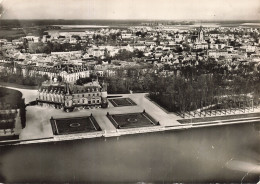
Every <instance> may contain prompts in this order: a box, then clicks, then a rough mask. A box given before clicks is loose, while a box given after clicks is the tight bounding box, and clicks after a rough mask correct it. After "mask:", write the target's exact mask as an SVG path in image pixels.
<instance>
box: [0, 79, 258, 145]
mask: <svg viewBox="0 0 260 184" xmlns="http://www.w3.org/2000/svg"><path fill="white" fill-rule="evenodd" d="M0 85H1V83H0ZM4 87H9V88H13V89H16V90H19V91H20V92H22V94H23V98H25V101H27V102H28V101H30V100H32V99H34V98H35V97H36V95H37V93H36V90H32V89H21V88H15V87H11V86H4ZM113 96H114V97H116V94H113ZM118 96H122V97H123V98H130V99H131V100H133V101H134V102H135V103H136V105H134V106H123V107H114V106H113V105H112V104H111V103H110V102H109V108H107V109H88V110H79V111H75V112H71V113H66V112H63V111H61V110H58V109H53V108H50V107H40V106H32V107H30V106H29V107H27V108H26V111H27V114H26V119H27V122H26V127H25V128H24V129H22V133H21V135H22V136H21V135H20V139H17V140H6V141H0V146H6V145H21V144H36V143H46V142H59V141H70V140H79V139H90V138H108V137H120V136H124V135H133V134H143V133H152V132H164V131H178V130H186V129H194V128H202V127H214V126H224V125H233V124H242V123H260V117H259V115H258V113H259V112H260V109H259V108H257V109H254V111H253V112H251V111H249V112H244V113H242V112H239V111H237V112H235V114H234V115H235V116H230V115H224V114H223V115H218V116H208V117H215V118H213V119H210V118H209V119H207V118H208V117H205V118H204V117H201V118H200V119H201V121H194V122H192V119H195V118H192V119H190V118H185V119H183V118H181V117H179V116H176V115H175V114H173V113H167V112H165V111H164V110H163V109H162V108H160V107H158V105H157V104H155V103H153V101H151V100H150V99H149V98H147V97H146V93H141V94H140V93H139V94H120V95H118ZM144 109H145V111H146V112H147V113H148V114H149V115H151V116H152V117H153V118H154V119H155V120H156V121H159V122H160V126H153V127H137V128H128V129H116V128H115V127H114V126H113V125H112V123H111V122H110V120H109V119H108V118H107V117H106V114H107V112H109V113H111V114H125V113H131V112H132V113H136V112H142V111H143V110H144ZM37 114H38V115H37ZM90 114H93V116H94V118H95V119H96V121H97V123H98V124H99V126H100V127H101V129H102V131H97V132H89V133H77V134H67V135H53V132H52V129H51V125H50V118H51V117H55V118H73V117H80V116H89V115H90ZM238 114H239V116H236V115H238ZM248 114H250V115H249V116H248ZM225 116H227V117H228V116H230V117H228V118H221V117H225ZM181 121H187V122H185V123H181Z"/></svg>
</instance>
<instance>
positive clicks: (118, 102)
mask: <svg viewBox="0 0 260 184" xmlns="http://www.w3.org/2000/svg"><path fill="white" fill-rule="evenodd" d="M109 101H110V102H111V103H112V104H113V106H114V107H122V106H133V105H136V103H135V102H134V101H133V100H132V99H130V98H116V99H109Z"/></svg>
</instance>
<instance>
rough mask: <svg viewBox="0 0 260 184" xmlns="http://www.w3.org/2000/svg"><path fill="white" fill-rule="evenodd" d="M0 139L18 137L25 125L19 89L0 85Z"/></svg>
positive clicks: (23, 106)
mask: <svg viewBox="0 0 260 184" xmlns="http://www.w3.org/2000/svg"><path fill="white" fill-rule="evenodd" d="M0 94H1V96H0V141H6V140H13V139H19V135H20V133H21V131H22V129H23V128H24V127H25V124H26V123H25V117H26V115H25V113H26V111H25V103H24V99H23V98H22V94H21V92H19V91H16V90H13V89H8V88H2V87H0Z"/></svg>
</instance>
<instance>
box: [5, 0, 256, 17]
mask: <svg viewBox="0 0 260 184" xmlns="http://www.w3.org/2000/svg"><path fill="white" fill-rule="evenodd" d="M0 5H1V7H0V15H1V20H9V19H12V20H13V19H18V20H38V19H41V20H53V19H55V20H56V19H58V20H151V21H152V20H155V21H158V20H165V21H225V20H241V21H246V20H250V21H257V20H260V1H258V0H251V1H250V3H248V2H245V1H243V0H214V1H208V0H163V1H158V0H140V1H138V2H137V0H124V1H123V3H122V1H120V0H77V1H73V0H45V1H43V0H8V1H7V0H0ZM64 12H66V13H64ZM155 12H156V13H155Z"/></svg>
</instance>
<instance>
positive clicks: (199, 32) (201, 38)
mask: <svg viewBox="0 0 260 184" xmlns="http://www.w3.org/2000/svg"><path fill="white" fill-rule="evenodd" d="M198 42H199V43H202V42H204V32H203V30H202V27H201V26H200V28H199V31H198Z"/></svg>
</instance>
